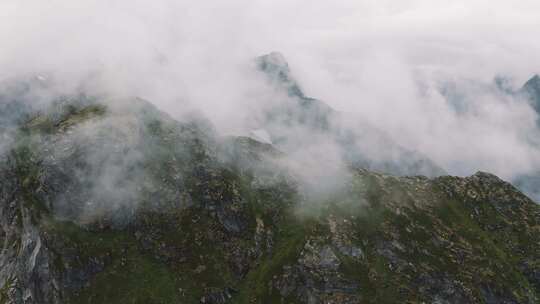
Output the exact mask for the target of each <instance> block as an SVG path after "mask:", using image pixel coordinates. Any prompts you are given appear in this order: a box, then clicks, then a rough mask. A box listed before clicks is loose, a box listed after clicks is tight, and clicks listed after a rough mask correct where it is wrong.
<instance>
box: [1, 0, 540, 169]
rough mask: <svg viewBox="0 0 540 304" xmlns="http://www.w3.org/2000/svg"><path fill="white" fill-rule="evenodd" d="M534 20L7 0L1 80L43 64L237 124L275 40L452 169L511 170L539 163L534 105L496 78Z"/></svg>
mask: <svg viewBox="0 0 540 304" xmlns="http://www.w3.org/2000/svg"><path fill="white" fill-rule="evenodd" d="M539 30H540V2H539V1H537V0H522V1H513V2H510V1H499V0H492V1H484V0H468V1H465V0H459V1H434V0H431V1H427V0H416V1H413V0H399V1H398V0H395V1H390V0H386V1H381V0H377V1H375V0H372V1H361V0H360V1H359V0H335V1H306V0H296V1H294V0H272V1H270V0H231V1H217V0H216V1H173V0H155V1H142V0H107V1H105V0H103V1H89V0H78V1H72V0H48V1H43V0H3V1H1V2H0V81H2V80H6V79H16V78H19V77H29V76H33V75H47V76H48V77H50V78H51V79H54V80H55V83H56V84H57V89H58V90H60V91H70V90H73V89H74V88H77V87H79V86H81V85H82V84H84V85H85V86H86V87H90V88H92V89H94V90H99V91H100V92H105V93H108V94H112V95H120V96H125V95H134V96H140V97H143V98H146V99H148V100H151V101H152V102H154V103H156V104H157V105H158V106H159V107H160V108H161V109H164V110H166V111H167V112H169V113H171V114H172V115H173V116H176V117H180V116H181V115H182V114H184V113H187V112H189V111H191V110H193V109H196V110H199V111H202V112H203V113H205V114H206V115H207V116H208V117H210V118H211V120H212V121H213V122H214V123H215V124H216V125H217V127H218V129H220V130H223V131H224V132H234V131H236V130H238V129H242V128H243V127H245V122H246V121H247V120H249V117H250V115H253V113H254V112H253V109H254V108H257V107H259V106H261V105H264V104H265V103H267V102H269V100H270V99H272V98H273V97H275V95H273V94H274V93H273V92H269V91H268V89H267V88H265V87H264V86H263V85H262V82H261V81H260V80H261V79H260V78H261V76H260V75H258V74H257V73H256V72H255V71H253V66H252V65H251V62H250V59H251V58H253V57H255V56H257V55H261V54H264V53H268V52H270V51H274V50H277V51H280V52H282V53H283V54H284V55H285V56H286V57H287V59H288V61H289V63H290V65H291V68H292V71H293V73H294V76H295V77H296V79H297V80H298V81H299V82H300V83H301V85H302V86H303V88H304V91H305V93H306V94H307V95H309V96H313V97H316V98H320V99H322V100H324V101H326V102H327V103H328V104H330V105H331V106H333V107H334V108H336V109H338V110H340V111H343V112H346V113H349V114H350V115H354V116H356V117H358V118H359V119H365V120H367V121H369V122H371V123H372V124H374V125H375V126H377V127H379V128H380V129H382V130H384V131H385V132H387V133H388V134H389V135H390V136H391V137H392V138H393V139H394V140H396V141H397V142H398V143H400V144H401V145H403V146H405V147H408V148H410V149H413V150H419V151H421V152H423V153H425V154H427V155H428V156H429V157H430V158H431V159H433V160H434V161H435V162H437V163H438V164H440V165H441V166H442V167H443V168H445V169H446V170H447V171H448V172H449V173H451V174H458V175H465V174H470V173H473V172H474V171H477V170H486V171H490V172H494V173H496V174H499V175H501V176H502V177H504V178H508V179H510V178H513V177H515V176H516V175H519V174H522V173H527V172H532V171H536V170H539V169H540V153H538V152H539V151H538V148H537V147H536V145H535V144H534V143H531V138H533V139H534V138H539V137H538V131H537V128H536V122H535V120H536V119H537V117H536V114H535V113H534V112H533V110H532V109H531V108H530V107H529V106H528V105H527V104H526V103H525V102H523V101H522V100H518V99H514V98H511V97H509V96H506V95H504V94H503V93H502V92H500V91H498V90H496V89H495V87H494V86H493V82H492V81H493V78H494V77H495V76H497V75H504V76H505V77H507V78H508V79H510V81H511V83H512V84H513V85H514V86H515V87H519V86H520V85H521V84H522V83H523V82H524V81H526V80H527V79H528V78H529V77H531V76H532V75H533V74H535V73H537V72H540V39H538V32H539ZM441 87H445V88H455V89H453V90H452V94H455V95H456V96H459V98H457V99H458V101H459V102H460V103H463V104H465V105H466V111H459V110H456V107H455V106H452V105H450V104H449V103H448V100H447V98H445V96H444V95H442V94H441Z"/></svg>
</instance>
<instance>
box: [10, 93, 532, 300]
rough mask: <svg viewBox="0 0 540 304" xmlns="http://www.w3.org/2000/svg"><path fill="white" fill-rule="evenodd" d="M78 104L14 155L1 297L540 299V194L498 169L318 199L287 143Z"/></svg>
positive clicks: (30, 131) (357, 178)
mask: <svg viewBox="0 0 540 304" xmlns="http://www.w3.org/2000/svg"><path fill="white" fill-rule="evenodd" d="M77 100H78V102H73V101H71V100H67V101H64V102H61V103H58V105H57V106H56V107H55V108H54V110H51V112H50V113H54V115H52V114H48V113H46V112H45V113H41V114H40V115H36V116H35V117H32V118H31V119H28V120H27V121H26V122H25V124H24V125H23V126H22V127H21V128H20V129H19V130H18V131H17V136H16V138H17V140H16V143H15V144H14V146H13V149H12V150H11V152H10V153H9V154H8V155H7V156H6V157H5V158H4V159H2V162H1V167H0V174H1V175H2V176H1V179H0V180H1V181H2V182H1V183H0V187H1V188H0V194H1V196H0V224H1V226H0V227H1V229H0V232H1V233H0V237H1V241H2V253H1V255H0V267H1V268H0V269H1V270H0V287H1V288H0V302H1V303H404V302H410V303H422V302H425V303H538V302H539V299H540V208H539V206H538V205H537V204H535V203H534V202H532V201H531V200H530V199H528V198H527V197H526V196H524V195H523V194H521V193H520V192H519V191H518V190H516V189H515V188H514V187H513V186H511V185H510V184H508V183H506V182H504V181H502V180H500V179H499V178H497V177H496V176H493V175H490V174H488V173H481V172H479V173H477V174H475V175H473V176H471V177H467V178H458V177H439V178H434V179H428V178H425V177H421V176H416V177H394V176H390V175H386V174H382V173H375V172H371V171H367V170H364V169H360V168H355V167H351V168H350V172H351V177H350V179H347V180H346V182H344V185H343V187H342V188H341V189H339V191H336V192H334V193H332V195H329V196H328V197H325V198H324V199H321V200H316V201H312V200H309V199H308V198H306V197H305V196H303V195H302V193H301V192H300V191H298V189H297V185H296V182H295V179H294V176H292V175H291V174H289V172H288V171H287V169H286V168H284V169H275V168H276V167H279V166H277V165H275V164H276V162H275V160H276V159H279V158H280V157H282V152H280V151H278V150H276V149H275V148H274V147H272V146H271V145H268V144H263V143H260V142H257V141H255V140H253V139H250V138H247V137H236V138H235V137H231V138H219V137H216V136H214V135H213V132H212V130H211V128H209V127H208V128H203V127H201V126H204V125H205V124H204V123H203V122H200V121H193V122H185V123H180V122H176V121H174V120H172V119H170V118H168V117H167V116H166V115H165V114H163V113H160V112H159V111H158V110H156V109H155V108H153V107H152V106H151V105H150V104H147V103H146V102H144V101H141V100H138V101H133V103H135V104H137V105H138V106H136V107H134V106H130V110H129V111H127V110H122V111H120V110H118V109H109V108H107V107H105V106H102V105H100V104H99V103H96V102H95V101H94V100H91V99H85V98H78V99H77ZM80 100H84V102H81V101H80ZM74 104H75V105H74ZM59 113H60V114H59ZM104 151H106V152H104Z"/></svg>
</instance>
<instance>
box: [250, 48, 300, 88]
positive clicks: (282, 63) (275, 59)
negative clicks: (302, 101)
mask: <svg viewBox="0 0 540 304" xmlns="http://www.w3.org/2000/svg"><path fill="white" fill-rule="evenodd" d="M256 63H257V67H258V68H259V70H261V71H262V72H264V73H265V74H266V75H267V76H268V78H269V79H270V81H271V82H273V83H275V84H277V85H278V86H280V87H284V88H285V89H286V90H287V93H288V94H289V96H293V97H300V98H304V97H305V95H304V92H302V89H301V88H300V86H299V85H298V83H297V81H296V80H295V79H294V78H293V77H292V75H291V69H290V68H289V64H288V63H287V60H286V59H285V56H283V54H281V53H279V52H271V53H269V54H266V55H262V56H259V57H257V59H256Z"/></svg>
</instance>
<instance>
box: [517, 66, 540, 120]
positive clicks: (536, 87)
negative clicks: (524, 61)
mask: <svg viewBox="0 0 540 304" xmlns="http://www.w3.org/2000/svg"><path fill="white" fill-rule="evenodd" d="M521 91H522V92H523V93H525V96H527V98H528V99H529V101H530V103H531V105H532V106H533V108H534V109H535V110H536V112H538V113H540V76H539V75H538V74H536V75H534V76H533V77H532V78H531V79H529V80H527V82H526V83H525V84H524V85H523V87H522V88H521Z"/></svg>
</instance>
